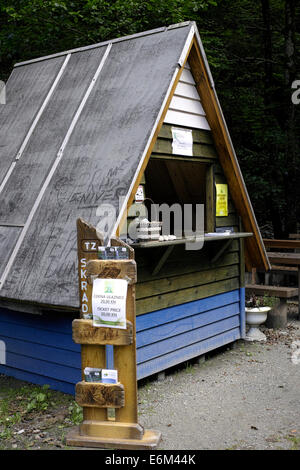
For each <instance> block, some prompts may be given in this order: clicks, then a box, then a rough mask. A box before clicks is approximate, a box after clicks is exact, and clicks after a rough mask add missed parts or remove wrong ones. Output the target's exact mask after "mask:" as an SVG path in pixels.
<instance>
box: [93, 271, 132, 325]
mask: <svg viewBox="0 0 300 470" xmlns="http://www.w3.org/2000/svg"><path fill="white" fill-rule="evenodd" d="M126 296H127V281H125V280H124V279H95V280H94V282H93V293H92V311H93V325H94V326H104V327H106V328H121V329H126Z"/></svg>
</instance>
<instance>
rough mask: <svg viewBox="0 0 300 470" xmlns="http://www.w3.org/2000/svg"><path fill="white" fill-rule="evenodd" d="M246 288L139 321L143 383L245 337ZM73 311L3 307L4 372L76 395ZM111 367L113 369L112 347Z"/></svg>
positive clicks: (77, 350)
mask: <svg viewBox="0 0 300 470" xmlns="http://www.w3.org/2000/svg"><path fill="white" fill-rule="evenodd" d="M240 291H241V289H236V290H233V291H231V292H226V293H224V294H219V295H216V296H211V297H208V298H206V299H202V300H196V301H193V302H188V303H184V304H182V305H179V306H176V307H171V308H166V309H161V310H157V311H154V312H152V311H151V312H150V313H147V314H144V315H139V316H138V317H137V373H138V379H142V378H144V377H147V376H149V375H151V374H154V373H157V372H159V371H161V370H164V369H166V368H168V367H172V366H174V365H175V364H179V363H180V362H183V361H186V360H189V359H191V358H192V357H195V356H198V355H201V354H204V353H206V352H208V351H210V350H212V349H215V348H218V347H220V346H223V345H225V344H227V343H230V342H233V341H235V340H236V339H239V338H240V337H241V328H242V323H243V320H242V322H241V321H240V319H239V317H240V316H241V318H243V312H242V311H241V308H240V304H241V295H242V294H241V293H240ZM73 318H74V316H73V315H71V314H70V313H64V314H60V315H54V314H53V313H51V314H49V315H48V314H44V315H30V314H25V313H17V312H14V311H10V310H6V309H0V341H4V342H5V346H6V364H0V373H3V374H6V375H8V376H13V377H15V378H17V379H19V380H25V381H28V382H32V383H36V384H39V385H44V384H48V385H49V386H50V387H51V388H53V389H55V390H60V391H62V392H65V393H69V394H74V393H75V384H76V383H77V382H79V381H80V380H81V356H80V346H79V345H77V344H75V343H74V342H73V341H72V320H73ZM107 366H108V367H110V368H112V367H113V359H112V347H111V346H110V347H109V348H108V351H107Z"/></svg>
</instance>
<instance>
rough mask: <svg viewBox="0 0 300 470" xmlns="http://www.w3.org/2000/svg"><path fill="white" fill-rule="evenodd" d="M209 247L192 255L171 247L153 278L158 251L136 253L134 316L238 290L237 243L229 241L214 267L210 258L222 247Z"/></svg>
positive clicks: (214, 244)
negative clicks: (136, 270)
mask: <svg viewBox="0 0 300 470" xmlns="http://www.w3.org/2000/svg"><path fill="white" fill-rule="evenodd" d="M210 243H211V244H210ZM210 243H207V244H206V245H205V246H204V247H203V248H202V249H201V250H199V251H192V252H191V251H186V250H185V249H184V246H175V247H174V249H173V251H172V253H171V255H170V257H169V258H168V260H167V261H166V263H165V264H164V266H163V267H162V269H161V271H159V272H158V273H157V274H156V275H155V276H153V274H152V272H153V266H155V264H156V262H157V261H156V260H157V259H159V256H162V250H161V251H159V249H157V248H156V249H153V250H147V254H145V253H144V252H143V250H137V252H136V259H137V265H138V283H137V285H136V311H137V315H141V314H143V313H146V312H149V311H150V310H152V311H154V310H159V309H162V308H167V307H171V306H174V305H180V304H182V303H184V302H189V301H193V300H197V299H203V298H205V297H209V296H213V295H216V294H220V293H224V292H226V291H231V290H234V289H238V288H239V287H240V256H239V242H238V241H237V240H235V241H233V242H232V243H231V244H230V246H229V247H228V249H227V250H225V251H224V253H223V254H222V255H221V256H220V258H219V259H218V260H217V261H216V262H215V263H212V262H211V258H212V256H213V255H214V253H216V250H217V249H219V248H220V247H221V246H222V245H221V244H218V242H210ZM221 243H222V242H221ZM148 251H151V253H149V252H148ZM146 256H147V257H146Z"/></svg>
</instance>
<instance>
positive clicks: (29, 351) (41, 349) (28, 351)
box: [0, 327, 81, 367]
mask: <svg viewBox="0 0 300 470" xmlns="http://www.w3.org/2000/svg"><path fill="white" fill-rule="evenodd" d="M0 340H2V341H4V342H5V345H6V351H7V352H12V353H15V354H19V355H21V356H26V357H28V358H32V359H35V358H36V357H37V358H38V359H40V360H43V361H47V362H51V363H53V364H54V366H55V364H61V365H64V366H67V367H78V364H80V361H81V354H80V346H79V345H77V346H78V351H77V352H74V351H68V350H66V349H61V348H60V347H59V345H57V347H56V348H54V347H51V346H44V345H41V344H36V343H31V342H29V341H21V340H18V339H15V338H6V337H5V336H3V335H2V334H1V327H0ZM70 340H71V338H70Z"/></svg>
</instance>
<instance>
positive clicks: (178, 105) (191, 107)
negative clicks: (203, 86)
mask: <svg viewBox="0 0 300 470" xmlns="http://www.w3.org/2000/svg"><path fill="white" fill-rule="evenodd" d="M189 69H190V67H189V65H187V66H186V67H185V68H184V70H183V72H182V74H181V77H180V80H179V82H178V84H177V87H176V90H175V94H174V96H173V98H172V100H171V103H170V106H169V109H168V111H167V114H166V117H165V120H164V122H165V123H168V124H177V125H180V126H185V127H195V128H196V129H207V130H210V127H209V124H208V122H207V119H206V116H205V112H204V109H203V107H202V104H201V101H200V97H199V94H198V91H197V88H196V83H195V80H194V78H193V76H192V74H191V72H190V70H189Z"/></svg>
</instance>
